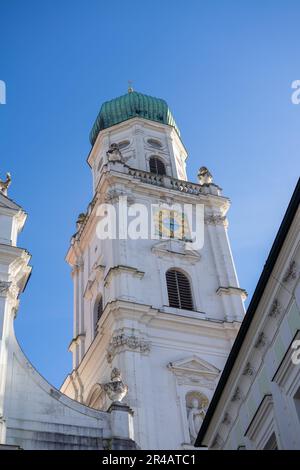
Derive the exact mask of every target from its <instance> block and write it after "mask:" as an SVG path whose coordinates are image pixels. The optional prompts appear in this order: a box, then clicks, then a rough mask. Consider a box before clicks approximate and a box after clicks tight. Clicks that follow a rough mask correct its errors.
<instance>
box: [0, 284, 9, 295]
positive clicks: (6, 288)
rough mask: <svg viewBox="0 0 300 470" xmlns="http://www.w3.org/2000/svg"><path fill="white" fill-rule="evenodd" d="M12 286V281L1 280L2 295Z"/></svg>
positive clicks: (0, 293)
mask: <svg viewBox="0 0 300 470" xmlns="http://www.w3.org/2000/svg"><path fill="white" fill-rule="evenodd" d="M10 286H11V282H7V281H0V295H6V294H7V293H8V291H9V288H10Z"/></svg>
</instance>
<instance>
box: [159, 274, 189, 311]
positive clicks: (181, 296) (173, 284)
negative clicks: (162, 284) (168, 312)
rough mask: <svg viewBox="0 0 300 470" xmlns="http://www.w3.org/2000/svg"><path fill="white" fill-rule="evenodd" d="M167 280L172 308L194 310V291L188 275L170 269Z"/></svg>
mask: <svg viewBox="0 0 300 470" xmlns="http://www.w3.org/2000/svg"><path fill="white" fill-rule="evenodd" d="M166 280H167V289H168V296H169V305H170V307H174V308H182V309H185V310H193V309H194V306H193V298H192V290H191V286H190V281H189V280H188V278H187V277H186V275H185V274H183V273H182V272H181V271H178V270H177V269H169V271H167V273H166Z"/></svg>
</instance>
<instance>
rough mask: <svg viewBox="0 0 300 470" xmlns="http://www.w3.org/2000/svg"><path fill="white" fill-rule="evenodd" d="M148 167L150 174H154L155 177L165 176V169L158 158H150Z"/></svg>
mask: <svg viewBox="0 0 300 470" xmlns="http://www.w3.org/2000/svg"><path fill="white" fill-rule="evenodd" d="M149 167H150V171H151V173H155V174H156V175H165V174H166V167H165V165H164V163H163V162H162V161H161V159H160V158H157V157H151V158H150V160H149Z"/></svg>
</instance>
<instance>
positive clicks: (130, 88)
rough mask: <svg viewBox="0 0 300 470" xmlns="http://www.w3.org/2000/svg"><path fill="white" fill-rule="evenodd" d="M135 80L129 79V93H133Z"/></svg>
mask: <svg viewBox="0 0 300 470" xmlns="http://www.w3.org/2000/svg"><path fill="white" fill-rule="evenodd" d="M132 85H133V82H132V80H128V93H132V92H133V86H132Z"/></svg>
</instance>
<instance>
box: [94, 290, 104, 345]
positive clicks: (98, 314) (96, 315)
mask: <svg viewBox="0 0 300 470" xmlns="http://www.w3.org/2000/svg"><path fill="white" fill-rule="evenodd" d="M102 313H103V299H102V296H101V297H99V299H98V300H97V302H96V303H95V309H94V336H96V334H97V333H98V321H99V320H100V317H101V315H102Z"/></svg>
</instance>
